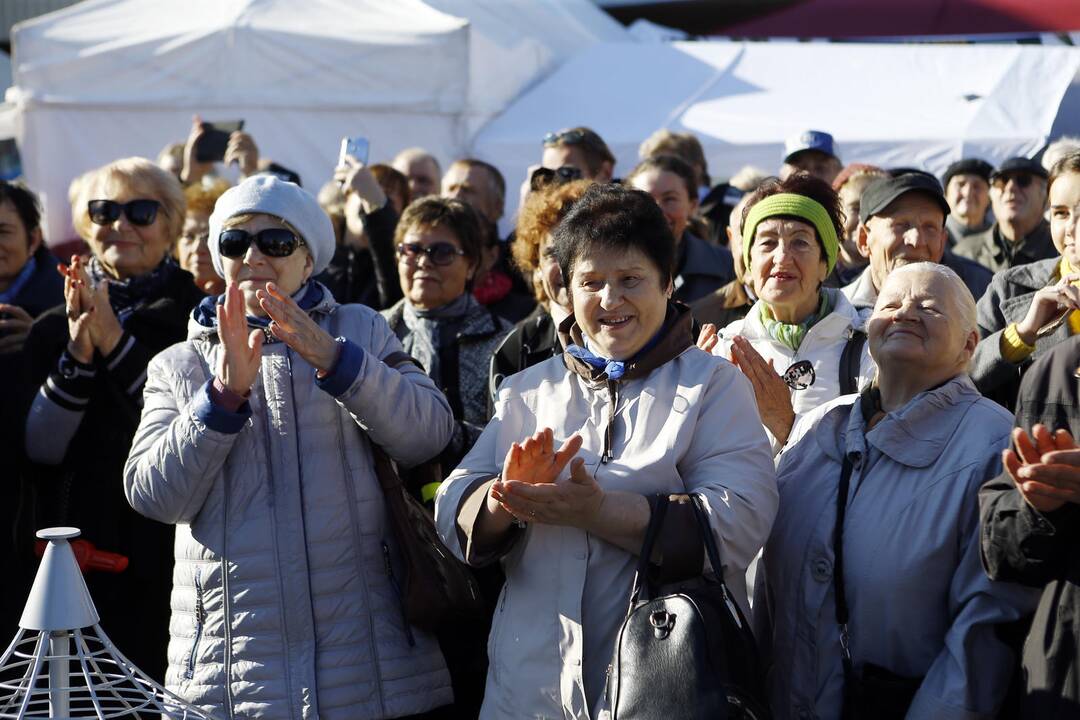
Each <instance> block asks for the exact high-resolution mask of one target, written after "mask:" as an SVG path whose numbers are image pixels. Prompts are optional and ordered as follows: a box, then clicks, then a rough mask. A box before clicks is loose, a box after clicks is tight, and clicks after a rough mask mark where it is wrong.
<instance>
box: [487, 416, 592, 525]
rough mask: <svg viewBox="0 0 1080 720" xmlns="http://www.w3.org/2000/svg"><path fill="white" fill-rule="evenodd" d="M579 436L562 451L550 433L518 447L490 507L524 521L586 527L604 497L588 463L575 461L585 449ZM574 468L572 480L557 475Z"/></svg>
mask: <svg viewBox="0 0 1080 720" xmlns="http://www.w3.org/2000/svg"><path fill="white" fill-rule="evenodd" d="M581 442H582V441H581V436H579V435H574V436H573V437H571V438H570V439H569V440H567V441H566V442H565V443H563V444H562V447H560V448H559V450H558V451H555V449H554V437H553V433H552V431H551V429H550V428H545V429H544V430H541V431H540V432H538V433H536V434H535V435H533V436H532V437H530V438H528V439H527V440H525V442H523V443H521V444H518V443H514V444H513V445H512V446H511V448H510V452H508V453H507V455H506V459H505V461H504V463H503V474H502V478H501V480H499V481H497V482H496V483H494V485H492V488H491V494H490V496H489V508H490V504H491V503H492V502H494V503H497V504H498V505H499V506H500V507H502V509H503V510H505V511H506V512H508V513H510V514H511V515H513V516H514V517H515V518H517V519H519V520H522V521H525V522H540V523H548V524H551V525H569V526H572V527H579V528H585V527H587V526H588V525H589V523H590V522H591V521H592V519H593V518H594V517H595V516H596V515H597V513H598V512H599V510H600V506H601V504H603V501H604V492H603V490H602V489H601V488H600V486H599V485H598V484H597V482H596V479H595V478H594V477H593V476H592V474H591V473H590V472H589V471H588V470H586V469H585V461H584V460H583V459H582V458H575V457H574V456H575V455H577V453H578V451H579V450H580V449H581ZM567 463H570V477H569V479H568V480H559V475H560V474H561V473H562V471H563V469H565V468H566V465H567Z"/></svg>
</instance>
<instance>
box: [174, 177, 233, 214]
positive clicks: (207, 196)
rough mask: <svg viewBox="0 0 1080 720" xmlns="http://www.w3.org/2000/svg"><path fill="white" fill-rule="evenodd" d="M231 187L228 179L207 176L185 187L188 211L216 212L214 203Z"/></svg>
mask: <svg viewBox="0 0 1080 720" xmlns="http://www.w3.org/2000/svg"><path fill="white" fill-rule="evenodd" d="M229 187H230V185H229V183H228V181H226V180H222V179H221V178H211V177H210V176H207V177H205V178H203V181H202V182H200V183H196V184H194V185H188V186H187V187H186V188H184V197H185V198H186V199H187V212H189V213H193V212H194V213H205V214H206V215H209V214H210V213H212V212H214V205H215V204H217V201H218V198H219V197H221V196H222V195H223V194H224V193H225V191H226V190H228V189H229Z"/></svg>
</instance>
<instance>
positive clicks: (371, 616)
mask: <svg viewBox="0 0 1080 720" xmlns="http://www.w3.org/2000/svg"><path fill="white" fill-rule="evenodd" d="M337 417H338V447H339V448H341V469H342V472H343V473H344V476H345V489H346V492H347V493H348V494H349V498H348V499H349V521H350V524H351V525H352V534H353V545H355V546H356V572H357V575H358V577H359V579H360V587H361V588H362V589H363V593H364V608H365V609H366V610H367V616H368V645H369V647H370V649H371V662H372V665H373V666H374V667H375V682H376V683H377V684H378V686H379V692H378V698H379V714H380V715H385V714H386V706H385V703H384V701H383V679H382V668H381V667H380V666H379V648H378V645H377V643H376V642H375V613H374V612H373V611H372V607H371V590H370V589H369V588H368V583H367V573H365V572H364V557H363V547H364V545H363V536H362V535H361V534H360V519H359V518H358V517H357V516H356V504H357V499H356V488H355V487H354V486H353V483H352V473H351V472H350V471H349V458H348V456H347V455H346V450H345V421H344V420H343V419H342V417H341V413H340V412H338V416H337ZM369 459H370V460H371V468H372V470H371V471H372V472H375V469H374V468H375V460H374V457H372V456H371V455H370V452H369ZM381 494H382V491H381V490H380V495H381ZM384 502H385V501H384ZM406 627H408V624H406Z"/></svg>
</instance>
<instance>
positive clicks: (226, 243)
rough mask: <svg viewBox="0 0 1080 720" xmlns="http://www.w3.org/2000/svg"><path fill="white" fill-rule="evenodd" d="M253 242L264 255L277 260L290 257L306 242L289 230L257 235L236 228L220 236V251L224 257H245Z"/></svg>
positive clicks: (261, 231)
mask: <svg viewBox="0 0 1080 720" xmlns="http://www.w3.org/2000/svg"><path fill="white" fill-rule="evenodd" d="M252 241H254V242H255V247H257V248H259V252H261V253H262V254H263V255H265V256H267V257H275V258H279V257H288V256H289V255H292V254H293V253H294V252H296V248H298V247H300V246H301V245H303V244H304V241H303V240H301V239H300V238H299V237H297V236H296V233H294V232H293V231H292V230H289V229H288V228H267V229H266V230H260V231H259V232H257V233H249V232H248V231H247V230H240V229H238V228H234V229H231V230H222V231H221V234H220V235H218V249H219V250H221V255H222V257H227V258H239V257H244V255H247V251H248V248H249V247H251V243H252Z"/></svg>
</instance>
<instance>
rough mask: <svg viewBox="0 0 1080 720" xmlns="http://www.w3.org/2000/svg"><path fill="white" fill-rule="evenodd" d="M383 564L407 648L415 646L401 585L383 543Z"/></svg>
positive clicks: (386, 547)
mask: <svg viewBox="0 0 1080 720" xmlns="http://www.w3.org/2000/svg"><path fill="white" fill-rule="evenodd" d="M382 551H383V562H384V563H386V577H387V578H388V579H389V580H390V587H391V588H392V589H393V591H394V597H395V598H396V599H397V604H398V609H399V610H400V611H401V625H402V627H404V628H405V639H406V640H408V641H409V647H415V646H416V638H415V637H413V631H412V626H411V625H409V617H408V615H407V614H406V613H405V596H404V594H403V593H402V590H401V585H400V584H399V583H398V580H397V576H396V575H394V563H393V562H392V561H391V559H390V546H389V545H387V544H386V542H383V544H382Z"/></svg>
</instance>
